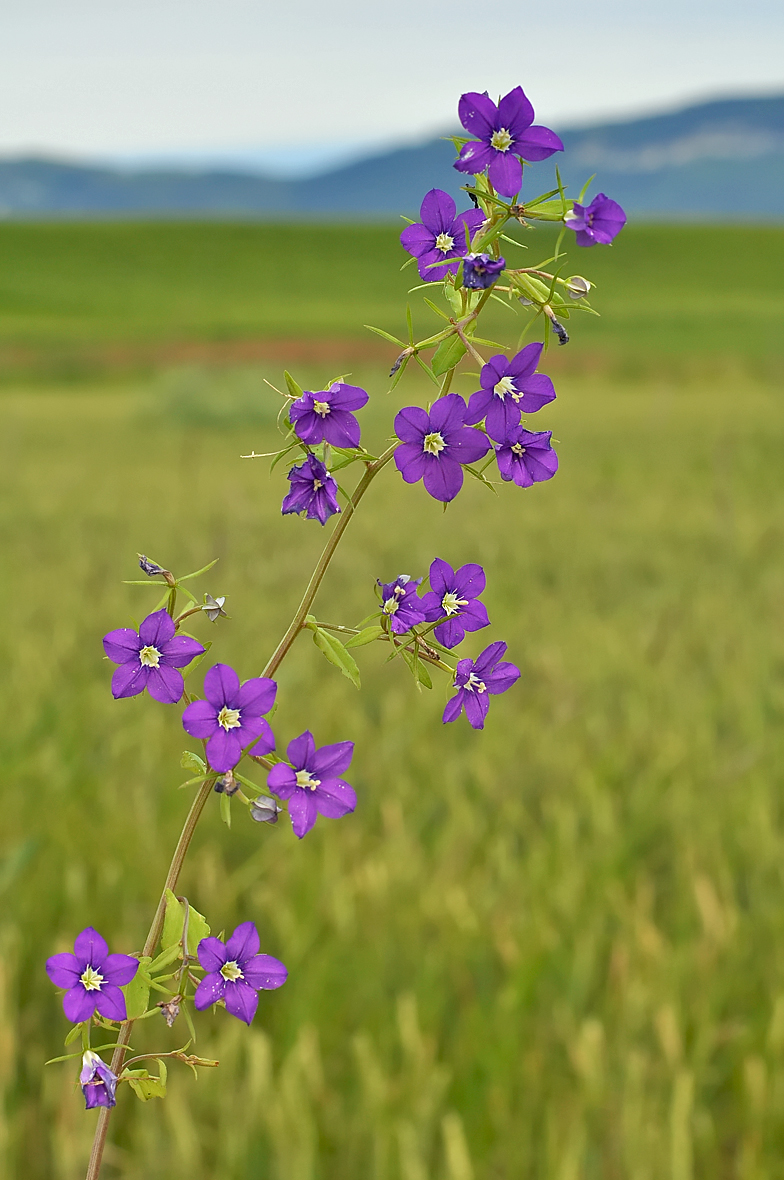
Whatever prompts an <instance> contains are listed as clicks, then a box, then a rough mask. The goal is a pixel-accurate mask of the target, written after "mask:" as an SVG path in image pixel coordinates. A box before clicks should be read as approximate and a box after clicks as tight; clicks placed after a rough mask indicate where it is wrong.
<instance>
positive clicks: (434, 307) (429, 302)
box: [425, 298, 449, 323]
mask: <svg viewBox="0 0 784 1180" xmlns="http://www.w3.org/2000/svg"><path fill="white" fill-rule="evenodd" d="M425 303H426V304H427V306H428V307H429V308H430V310H431V311H434V312H435V313H436V315H439V316H441V319H442V320H446V321H447V323H449V316H448V315H447V314H446V312H445V311H442V310H441V308H440V307H439V306H438V304H437V303H434V302H433V300H432V299H427V298H425Z"/></svg>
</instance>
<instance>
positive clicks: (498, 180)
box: [466, 152, 523, 712]
mask: <svg viewBox="0 0 784 1180" xmlns="http://www.w3.org/2000/svg"><path fill="white" fill-rule="evenodd" d="M487 176H488V179H489V181H490V183H491V184H492V185H493V186H494V188H495V190H496V192H499V193H501V195H502V196H504V197H513V196H514V195H515V193H519V192H520V189H521V188H522V186H523V166H522V164H521V163H520V161H519V160H518V158H517V156H513V155H512V154H511V153H509V152H506V153H504V152H496V155H495V159H494V160H493V162H492V164H491V165H490V167H489V168H488V170H487ZM467 711H468V710H467V709H466V712H467Z"/></svg>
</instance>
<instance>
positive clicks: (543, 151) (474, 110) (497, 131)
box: [455, 86, 564, 197]
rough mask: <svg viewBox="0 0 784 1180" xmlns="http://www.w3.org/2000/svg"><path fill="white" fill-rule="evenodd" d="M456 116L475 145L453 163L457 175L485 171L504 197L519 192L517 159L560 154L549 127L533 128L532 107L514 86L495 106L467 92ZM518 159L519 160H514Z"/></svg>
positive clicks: (462, 151)
mask: <svg viewBox="0 0 784 1180" xmlns="http://www.w3.org/2000/svg"><path fill="white" fill-rule="evenodd" d="M457 113H458V115H459V116H460V122H461V123H462V124H463V126H464V127H465V129H466V131H470V133H471V134H472V135H475V136H476V137H477V139H478V140H479V143H467V144H465V145H464V146H463V147H462V148H461V149H460V155H459V157H458V159H457V160H456V161H455V168H457V170H458V171H459V172H472V173H474V174H476V173H477V172H483V171H484V170H485V168H487V169H488V173H487V175H488V177H489V180H490V183H491V184H492V185H493V186H494V187H495V189H496V190H497V191H498V192H499V193H502V194H503V195H504V196H505V197H511V196H513V195H514V194H515V193H518V192H519V191H520V188H521V186H522V183H523V169H522V166H521V164H520V159H523V160H529V161H531V162H535V161H537V160H546V159H547V157H548V156H551V155H552V154H553V152H562V151H563V150H564V146H563V143H562V142H561V140H560V139H559V138H558V136H557V135H556V134H555V132H554V131H551V130H550V129H549V127H533V126H531V124H532V123H533V121H534V108H533V107H532V106H531V104H530V102H529V101H528V99H527V98H526V96H525V94H524V93H523V89H522V87H521V86H516V87H515V88H514V90H510V91H509V93H508V94H505V95H504V97H503V98H502V99H501V101H500V102H499V104H498V106H496V105H495V103H494V102H492V101H491V99H490V98H489V97H488V95H487V91H485V93H484V94H477V93H476V92H471V93H469V94H464V95H463V96H462V97H461V99H460V102H459V103H458V107H457ZM518 157H520V159H518Z"/></svg>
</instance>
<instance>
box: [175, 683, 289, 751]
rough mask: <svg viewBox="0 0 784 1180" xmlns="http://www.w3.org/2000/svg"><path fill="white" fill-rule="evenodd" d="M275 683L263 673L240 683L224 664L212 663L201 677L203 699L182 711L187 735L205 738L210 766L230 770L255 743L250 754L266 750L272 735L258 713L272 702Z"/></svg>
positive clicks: (272, 745)
mask: <svg viewBox="0 0 784 1180" xmlns="http://www.w3.org/2000/svg"><path fill="white" fill-rule="evenodd" d="M277 691H278V686H277V684H276V683H275V681H274V680H270V679H268V678H267V677H266V676H254V677H253V679H252V680H246V681H245V683H244V684H243V685H240V678H239V676H238V675H237V673H236V672H235V671H234V669H233V668H230V667H229V665H228V664H215V665H214V667H212V668H210V670H209V672H208V673H207V675H206V676H205V677H204V695H205V696H206V698H207V699H206V701H193V702H192V704H190V705H188V707H187V709H186V710H185V712H184V713H183V715H182V724H183V728H184V729H185V732H186V733H189V734H190V735H191V737H195V738H201V739H202V740H203V739H205V738H206V739H207V759H208V761H209V764H210V766H211V767H212V769H213V770H217V771H218V773H219V774H225V773H226V771H227V770H233V769H234V767H235V766H236V765H237V763H238V762H239V760H240V758H241V757H242V751H243V750H244V749H245V748H246V747H247V746H250V745H251V744H252V743H254V742H255V743H256V745H255V747H254V751H253V752H254V754H270V753H271V752H272V751H273V750H274V749H275V735H274V734H273V732H272V729H271V728H270V724H269V722H268V721H267V720H266V719H265V718H264V717H262V713H269V711H270V709H271V708H272V706H273V705H274V704H275V694H276V692H277Z"/></svg>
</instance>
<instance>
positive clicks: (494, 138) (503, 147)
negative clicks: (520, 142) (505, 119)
mask: <svg viewBox="0 0 784 1180" xmlns="http://www.w3.org/2000/svg"><path fill="white" fill-rule="evenodd" d="M511 146H512V137H511V135H510V134H509V132H508V131H507V130H506V128H505V127H502V128H501V129H500V130H499V131H494V132H493V134H492V135H491V136H490V147H493V148H495V150H496V151H497V152H508V151H509V148H510V147H511Z"/></svg>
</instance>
